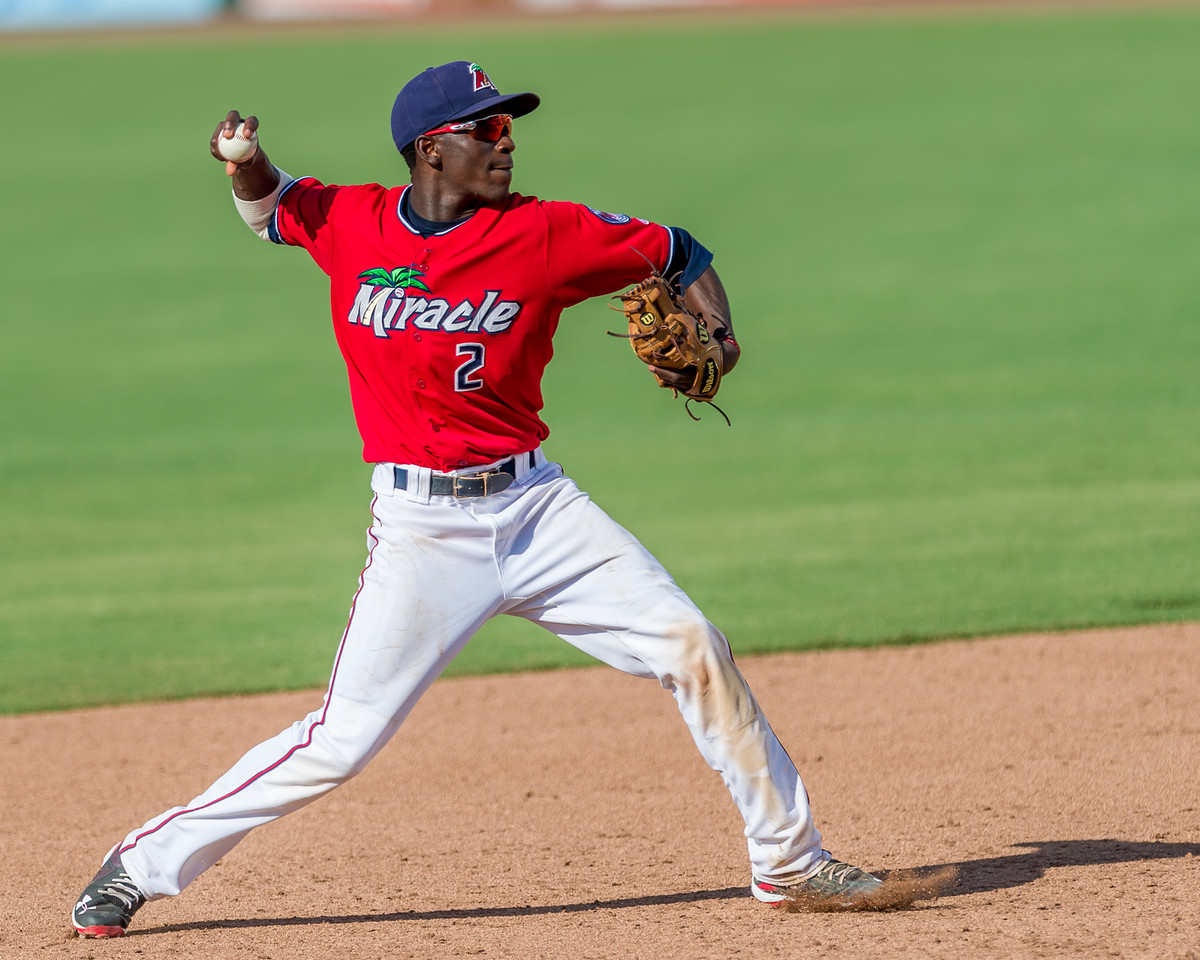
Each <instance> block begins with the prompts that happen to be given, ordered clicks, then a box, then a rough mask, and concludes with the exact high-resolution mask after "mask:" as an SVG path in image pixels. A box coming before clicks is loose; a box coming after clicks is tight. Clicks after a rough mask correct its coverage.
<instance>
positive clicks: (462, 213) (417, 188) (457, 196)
mask: <svg viewBox="0 0 1200 960" xmlns="http://www.w3.org/2000/svg"><path fill="white" fill-rule="evenodd" d="M498 193H500V194H503V196H499V195H497V196H494V197H493V196H491V195H490V194H489V190H488V189H483V190H480V189H478V188H477V185H476V184H474V183H463V182H461V181H457V182H456V181H452V180H451V179H450V178H449V177H445V176H439V175H438V173H437V172H436V171H433V170H431V169H430V168H428V167H425V168H422V166H421V165H420V164H418V165H417V169H415V170H414V171H413V178H412V189H410V190H409V191H408V203H409V208H410V209H411V210H412V212H413V213H415V214H417V216H419V217H423V218H425V219H426V220H432V221H434V222H436V223H450V222H452V221H455V220H462V219H463V218H464V217H469V216H471V215H472V214H473V213H476V212H477V211H478V210H480V209H482V208H483V207H487V206H493V205H495V204H496V203H503V202H504V201H505V200H506V199H507V198H508V197H507V194H508V191H507V189H506V188H504V187H500V188H498ZM485 194H489V195H485Z"/></svg>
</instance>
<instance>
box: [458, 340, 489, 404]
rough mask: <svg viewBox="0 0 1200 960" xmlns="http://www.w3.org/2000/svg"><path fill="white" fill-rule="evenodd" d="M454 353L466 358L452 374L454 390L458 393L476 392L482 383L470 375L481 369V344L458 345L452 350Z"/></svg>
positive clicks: (482, 351)
mask: <svg viewBox="0 0 1200 960" xmlns="http://www.w3.org/2000/svg"><path fill="white" fill-rule="evenodd" d="M454 352H455V353H456V354H458V355H459V356H460V357H466V358H467V359H466V360H465V361H464V362H463V363H462V364H460V365H459V368H458V369H457V370H456V371H455V372H454V389H455V390H457V391H458V392H459V393H467V392H468V391H470V390H478V389H479V388H480V387H482V386H483V381H482V380H480V379H479V378H477V377H472V376H471V374H473V373H474V372H475V371H476V370H479V369H481V368H482V367H483V357H484V349H483V344H482V343H460V344H459V345H458V346H457V347H455V348H454Z"/></svg>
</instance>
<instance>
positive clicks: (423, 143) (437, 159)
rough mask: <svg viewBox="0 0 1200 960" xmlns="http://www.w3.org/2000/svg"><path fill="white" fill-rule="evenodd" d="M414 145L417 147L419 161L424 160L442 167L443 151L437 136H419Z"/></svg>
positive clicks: (436, 166) (434, 165)
mask: <svg viewBox="0 0 1200 960" xmlns="http://www.w3.org/2000/svg"><path fill="white" fill-rule="evenodd" d="M413 146H414V147H415V148H416V154H417V160H418V161H424V162H425V163H427V164H429V165H430V166H431V167H435V168H437V169H439V170H440V169H441V167H442V152H441V146H440V145H439V144H438V141H437V138H436V137H417V139H416V140H415V141H414V143H413Z"/></svg>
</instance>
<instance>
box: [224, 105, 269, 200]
mask: <svg viewBox="0 0 1200 960" xmlns="http://www.w3.org/2000/svg"><path fill="white" fill-rule="evenodd" d="M243 122H244V123H245V125H246V126H245V129H246V130H247V131H248V132H249V133H257V131H258V117H246V118H244V120H243V117H242V115H241V114H240V113H238V111H236V110H230V111H229V113H228V114H226V116H225V119H224V120H222V121H221V122H220V123H218V124H217V128H216V129H215V130H214V131H213V135H212V138H211V139H210V140H209V143H208V149H209V151H210V152H211V153H212V155H213V156H214V157H215V158H216V159H218V160H223V161H224V162H225V173H226V175H227V176H230V177H232V178H233V194H234V196H235V197H237V198H238V199H239V200H261V199H262V198H263V197H268V196H270V195H271V194H272V193H273V192H274V191H275V188H276V187H278V186H279V171H277V170H276V169H275V165H274V164H273V163H271V161H270V160H269V159H268V158H267V154H266V151H265V150H263V148H262V146H261V144H260V145H259V147H258V149H257V150H255V151H254V154H253V155H252V156H251V157H250V158H249V159H248V160H245V161H243V162H241V163H236V162H234V161H233V160H226V159H225V157H224V155H222V153H221V149H220V142H219V141H220V140H221V139H224V140H229V139H231V138H232V137H233V134H234V131H235V130H237V127H238V124H239V123H243Z"/></svg>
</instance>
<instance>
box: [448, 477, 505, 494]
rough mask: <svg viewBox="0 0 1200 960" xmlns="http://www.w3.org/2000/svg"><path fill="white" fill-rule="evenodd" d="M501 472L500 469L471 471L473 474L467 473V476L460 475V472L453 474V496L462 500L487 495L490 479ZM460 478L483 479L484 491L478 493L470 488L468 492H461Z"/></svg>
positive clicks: (474, 480) (473, 480)
mask: <svg viewBox="0 0 1200 960" xmlns="http://www.w3.org/2000/svg"><path fill="white" fill-rule="evenodd" d="M499 472H500V471H498V470H491V471H489V472H487V473H471V474H467V475H466V476H459V475H458V474H454V475H453V486H452V488H451V496H453V497H455V498H456V499H459V500H461V499H463V498H465V497H486V496H487V495H488V492H489V491H488V481H489V480H491V478H492V477H494V476H497V475H498V474H499ZM460 480H469V481H472V482H476V481H480V480H482V481H483V490H482V492H479V493H476V492H475V491H474V490H468V491H467V492H463V493H460V492H459V487H458V484H459V481H460Z"/></svg>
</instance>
